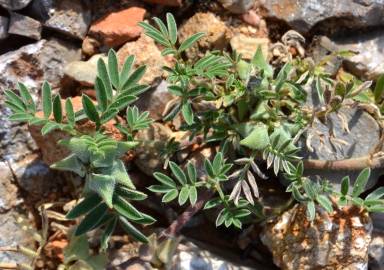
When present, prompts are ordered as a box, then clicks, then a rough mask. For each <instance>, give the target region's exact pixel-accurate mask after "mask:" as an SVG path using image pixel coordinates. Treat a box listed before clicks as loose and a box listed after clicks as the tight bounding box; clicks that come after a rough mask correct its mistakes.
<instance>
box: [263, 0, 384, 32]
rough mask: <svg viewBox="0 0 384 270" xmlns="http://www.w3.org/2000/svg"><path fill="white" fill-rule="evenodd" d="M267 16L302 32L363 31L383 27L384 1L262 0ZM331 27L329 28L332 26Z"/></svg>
mask: <svg viewBox="0 0 384 270" xmlns="http://www.w3.org/2000/svg"><path fill="white" fill-rule="evenodd" d="M260 2H261V5H262V7H263V8H264V9H265V10H266V12H267V17H272V18H277V19H279V20H283V21H286V22H287V23H288V24H289V25H290V26H291V27H292V28H294V29H295V30H297V31H300V32H302V33H307V32H309V31H310V30H311V29H312V28H313V27H314V26H319V27H321V26H322V24H324V25H326V24H328V26H329V27H330V28H332V30H335V29H340V27H348V28H364V27H370V26H381V25H383V24H384V16H383V12H384V2H383V1H382V0H339V1H334V0H326V1H312V0H284V1H281V0H261V1H260ZM329 24H330V25H329Z"/></svg>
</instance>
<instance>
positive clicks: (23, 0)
mask: <svg viewBox="0 0 384 270" xmlns="http://www.w3.org/2000/svg"><path fill="white" fill-rule="evenodd" d="M31 1H32V0H0V5H1V6H2V7H4V8H6V9H8V10H19V9H22V8H25V7H26V6H27V5H28V4H29V3H30V2H31Z"/></svg>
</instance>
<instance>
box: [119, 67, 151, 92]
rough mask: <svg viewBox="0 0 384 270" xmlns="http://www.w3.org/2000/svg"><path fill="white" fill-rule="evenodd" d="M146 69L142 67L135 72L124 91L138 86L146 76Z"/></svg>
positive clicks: (125, 85) (123, 88) (127, 81)
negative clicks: (135, 85)
mask: <svg viewBox="0 0 384 270" xmlns="http://www.w3.org/2000/svg"><path fill="white" fill-rule="evenodd" d="M146 69H147V67H146V66H140V67H138V68H137V69H136V70H135V71H133V72H132V73H131V75H129V77H128V79H127V80H126V81H125V83H124V85H123V87H122V90H123V91H124V90H125V89H128V88H130V87H132V86H133V85H134V84H136V83H137V82H138V81H139V80H140V79H141V78H142V77H143V76H144V74H145V71H146Z"/></svg>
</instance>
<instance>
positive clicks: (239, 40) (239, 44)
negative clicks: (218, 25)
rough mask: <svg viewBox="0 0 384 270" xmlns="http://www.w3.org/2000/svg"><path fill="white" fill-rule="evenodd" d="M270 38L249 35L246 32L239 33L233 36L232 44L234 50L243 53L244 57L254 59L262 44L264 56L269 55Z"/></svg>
mask: <svg viewBox="0 0 384 270" xmlns="http://www.w3.org/2000/svg"><path fill="white" fill-rule="evenodd" d="M269 43H270V41H269V39H268V38H257V37H249V36H246V35H244V34H237V35H235V36H234V37H232V38H231V40H230V44H231V47H232V49H233V50H236V51H237V52H238V53H241V55H242V56H243V58H245V59H252V57H253V56H254V54H255V53H256V51H257V48H258V47H259V46H260V47H261V50H262V52H263V55H264V56H268V45H269Z"/></svg>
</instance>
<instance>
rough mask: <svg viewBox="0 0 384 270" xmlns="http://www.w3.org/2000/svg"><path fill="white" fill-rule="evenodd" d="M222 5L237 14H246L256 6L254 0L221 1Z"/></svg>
mask: <svg viewBox="0 0 384 270" xmlns="http://www.w3.org/2000/svg"><path fill="white" fill-rule="evenodd" d="M219 2H220V4H222V5H223V7H224V8H225V9H227V10H229V11H230V12H232V13H235V14H243V13H246V12H247V11H248V10H249V9H251V8H252V7H253V5H254V4H255V1H254V0H219Z"/></svg>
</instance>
